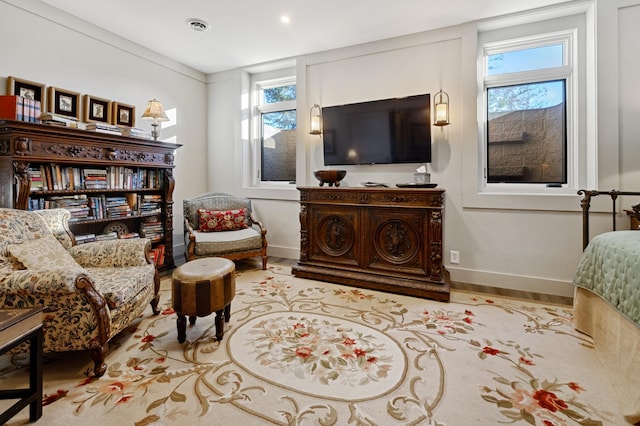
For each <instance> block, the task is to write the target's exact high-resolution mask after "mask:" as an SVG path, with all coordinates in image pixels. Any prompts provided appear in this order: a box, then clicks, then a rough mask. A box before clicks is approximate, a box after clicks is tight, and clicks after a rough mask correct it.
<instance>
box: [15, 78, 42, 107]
mask: <svg viewBox="0 0 640 426" xmlns="http://www.w3.org/2000/svg"><path fill="white" fill-rule="evenodd" d="M7 94H8V95H18V96H22V97H23V98H27V99H33V100H36V101H40V104H41V108H44V106H45V103H44V101H45V95H46V93H45V85H44V84H42V83H37V82H35V81H29V80H24V79H22V78H18V77H12V76H9V77H8V78H7Z"/></svg>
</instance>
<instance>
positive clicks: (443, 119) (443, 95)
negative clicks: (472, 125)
mask: <svg viewBox="0 0 640 426" xmlns="http://www.w3.org/2000/svg"><path fill="white" fill-rule="evenodd" d="M433 109H434V112H435V120H434V121H433V125H434V126H448V125H449V124H451V123H450V122H449V95H448V94H447V92H444V91H442V90H440V91H439V92H438V93H436V95H435V96H434V97H433Z"/></svg>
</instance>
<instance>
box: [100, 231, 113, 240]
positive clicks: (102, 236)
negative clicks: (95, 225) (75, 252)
mask: <svg viewBox="0 0 640 426" xmlns="http://www.w3.org/2000/svg"><path fill="white" fill-rule="evenodd" d="M117 239H118V233H117V232H115V231H113V232H107V233H106V234H98V235H96V241H109V240H117Z"/></svg>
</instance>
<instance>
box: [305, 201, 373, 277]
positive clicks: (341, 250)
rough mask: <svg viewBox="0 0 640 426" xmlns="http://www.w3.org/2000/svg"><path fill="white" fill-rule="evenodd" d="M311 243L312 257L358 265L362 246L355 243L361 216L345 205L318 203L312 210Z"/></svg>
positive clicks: (316, 259)
mask: <svg viewBox="0 0 640 426" xmlns="http://www.w3.org/2000/svg"><path fill="white" fill-rule="evenodd" d="M311 222H312V223H314V224H315V231H314V232H311V234H310V237H309V243H310V245H311V247H312V250H311V255H310V258H309V259H310V260H311V261H320V262H332V263H337V264H342V265H351V266H357V265H358V259H360V246H359V245H357V244H355V241H356V235H357V233H358V230H359V228H360V217H359V215H358V214H356V212H354V211H353V210H350V209H348V208H344V207H339V206H337V207H335V206H334V207H328V208H322V207H318V208H316V209H313V210H312V213H311Z"/></svg>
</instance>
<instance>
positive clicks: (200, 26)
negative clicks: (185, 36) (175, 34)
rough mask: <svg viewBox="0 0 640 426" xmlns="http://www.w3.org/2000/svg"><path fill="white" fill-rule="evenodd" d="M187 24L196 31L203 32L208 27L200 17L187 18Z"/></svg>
mask: <svg viewBox="0 0 640 426" xmlns="http://www.w3.org/2000/svg"><path fill="white" fill-rule="evenodd" d="M187 25H189V26H190V27H191V29H192V30H194V31H198V32H201V33H203V32H205V31H207V30H208V29H209V24H207V23H206V22H205V21H203V20H202V19H195V18H194V19H189V20H187Z"/></svg>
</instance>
